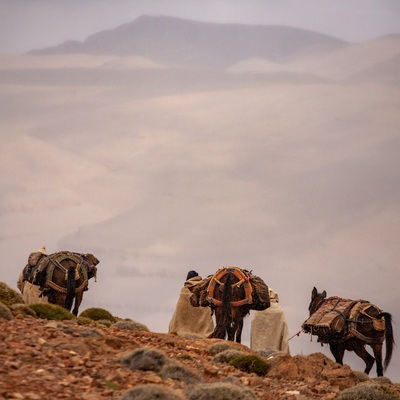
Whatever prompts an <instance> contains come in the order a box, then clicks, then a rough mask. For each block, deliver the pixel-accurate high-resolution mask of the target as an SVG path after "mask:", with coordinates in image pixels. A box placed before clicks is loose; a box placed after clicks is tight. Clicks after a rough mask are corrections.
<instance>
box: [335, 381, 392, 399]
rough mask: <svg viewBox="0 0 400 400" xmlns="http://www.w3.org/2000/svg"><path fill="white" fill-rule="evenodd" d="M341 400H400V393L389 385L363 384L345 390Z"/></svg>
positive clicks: (341, 394)
mask: <svg viewBox="0 0 400 400" xmlns="http://www.w3.org/2000/svg"><path fill="white" fill-rule="evenodd" d="M339 396H340V397H339V398H340V400H400V395H399V393H397V392H396V390H395V389H393V388H391V387H390V386H387V385H374V384H361V385H357V386H353V387H351V388H349V389H346V390H344V391H343V392H342V393H340V395H339Z"/></svg>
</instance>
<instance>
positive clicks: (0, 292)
mask: <svg viewBox="0 0 400 400" xmlns="http://www.w3.org/2000/svg"><path fill="white" fill-rule="evenodd" d="M0 303H3V304H5V305H6V306H7V307H11V306H12V305H13V304H21V303H22V304H24V300H23V298H22V296H21V295H20V294H19V293H18V292H17V291H15V290H14V289H11V288H10V287H9V286H8V285H7V284H6V283H4V282H0Z"/></svg>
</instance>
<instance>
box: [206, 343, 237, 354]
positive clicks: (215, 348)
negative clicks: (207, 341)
mask: <svg viewBox="0 0 400 400" xmlns="http://www.w3.org/2000/svg"><path fill="white" fill-rule="evenodd" d="M229 349H231V350H232V349H234V348H233V346H231V345H230V344H229V343H222V342H219V343H215V344H213V345H212V346H211V347H210V348H209V349H208V352H209V353H210V354H211V355H212V356H215V355H216V354H218V353H221V352H222V351H225V350H229Z"/></svg>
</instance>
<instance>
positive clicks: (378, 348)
mask: <svg viewBox="0 0 400 400" xmlns="http://www.w3.org/2000/svg"><path fill="white" fill-rule="evenodd" d="M371 347H372V350H373V352H374V356H375V361H376V375H377V376H383V366H382V347H383V345H382V344H381V343H378V344H373V345H371ZM371 367H372V365H371ZM370 369H371V368H370Z"/></svg>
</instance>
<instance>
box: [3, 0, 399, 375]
mask: <svg viewBox="0 0 400 400" xmlns="http://www.w3.org/2000/svg"><path fill="white" fill-rule="evenodd" d="M389 3H390V2H387V4H389ZM93 33H95V32H93ZM60 43H61V42H60ZM43 47H46V46H43ZM399 66H400V37H399V36H398V35H390V36H379V37H376V38H375V39H371V40H367V41H362V42H360V43H347V44H346V45H343V46H339V47H337V48H336V49H330V50H329V51H327V50H326V49H325V50H324V49H323V48H321V49H319V50H318V51H317V50H313V51H302V52H299V53H296V54H292V55H291V56H287V57H285V58H284V59H280V60H272V59H267V58H258V57H252V58H248V59H243V60H240V61H237V62H235V63H233V64H232V65H229V66H228V67H226V68H224V69H223V70H221V69H218V70H205V69H192V68H186V67H179V66H176V65H174V66H171V65H170V64H167V63H163V62H160V60H155V59H154V58H153V59H152V58H149V57H146V56H145V55H143V54H140V55H127V56H124V57H123V56H116V55H112V54H97V55H94V54H48V55H27V54H25V55H22V54H20V55H16V54H3V55H1V56H0V69H1V72H0V104H1V107H0V127H1V135H2V146H1V147H2V156H1V158H0V168H1V169H0V171H1V174H0V179H1V186H2V190H1V197H0V221H1V226H2V230H1V240H0V251H1V254H2V265H1V267H0V271H1V280H2V281H4V282H6V283H7V284H9V285H10V286H11V287H13V288H16V280H17V278H18V274H19V272H20V270H21V269H22V267H23V266H24V265H25V264H26V261H27V257H28V255H29V253H30V252H31V251H35V250H36V249H37V248H39V247H40V246H42V245H45V246H46V247H47V250H48V251H49V252H55V251H61V250H71V251H77V252H90V253H93V254H94V255H95V256H96V257H97V258H98V259H99V260H100V264H99V265H98V270H99V271H98V280H97V282H94V281H93V280H91V281H90V284H89V291H88V292H86V293H85V296H84V300H83V303H82V305H81V311H82V310H84V309H85V308H88V307H103V308H106V309H108V310H109V311H110V312H112V313H113V314H115V315H118V316H120V317H129V318H132V319H134V320H137V321H139V322H141V323H144V324H146V325H147V326H148V327H149V328H150V329H151V330H153V331H155V332H166V331H167V330H168V323H169V320H170V318H171V317H172V314H173V311H174V308H175V304H176V301H177V298H178V295H179V290H180V288H181V286H182V284H183V281H184V279H185V277H186V273H187V271H188V270H190V269H196V270H197V271H198V272H199V273H200V274H201V275H203V276H207V275H209V274H212V273H214V272H215V271H216V270H217V269H218V268H220V267H222V266H226V265H234V266H240V267H243V268H246V269H249V270H252V271H253V273H254V274H256V275H258V276H260V277H262V278H263V279H264V280H265V282H266V283H267V284H268V285H270V286H271V287H272V288H274V290H276V291H277V292H278V293H279V297H280V299H281V304H282V306H283V308H284V310H285V312H286V317H287V320H288V324H289V331H290V332H291V334H295V333H296V332H298V331H299V330H300V329H301V324H302V323H303V322H304V320H305V319H307V317H308V311H307V309H308V304H309V300H310V295H311V290H312V288H313V286H316V287H317V288H318V289H320V290H323V289H325V290H327V292H328V295H338V296H342V297H351V298H354V299H358V298H363V299H366V300H370V301H371V302H373V303H375V304H376V305H378V306H379V307H381V308H382V309H384V310H385V311H387V312H390V313H392V314H393V318H394V321H395V322H396V321H399V320H400V311H399V307H398V304H399V303H400V295H399V290H398V284H399V278H400V276H399V275H400V273H399V268H398V260H399V259H400V251H399V245H398V242H399V236H400V201H399V200H400V168H399V167H400V165H399V164H400V161H399V157H398V154H399V146H400V136H399V128H400V118H399V114H398V110H399V109H400V97H399V83H400V75H399V73H398V71H399V70H400V69H399ZM253 312H254V311H252V313H253ZM251 317H252V316H251V315H250V316H249V317H247V319H246V320H245V331H246V337H245V340H244V341H245V344H248V337H249V333H248V330H249V327H250V320H251ZM394 329H395V334H396V338H397V342H400V336H399V329H398V325H396V324H395V325H394ZM290 348H291V353H292V355H294V354H300V353H302V354H310V353H312V352H317V351H321V352H324V353H325V354H327V355H329V356H330V357H331V355H330V353H329V351H328V348H327V347H326V346H325V347H321V346H320V345H319V344H317V343H316V342H315V341H314V342H310V337H309V336H306V335H304V334H302V335H300V336H299V337H294V338H293V339H292V340H291V341H290ZM345 362H348V363H350V364H351V366H352V367H353V368H355V369H363V368H364V367H363V364H362V362H361V361H360V360H358V359H357V358H352V357H351V356H350V355H346V356H345ZM399 372H400V358H399V354H398V353H397V352H396V351H395V353H394V358H393V361H392V364H391V366H390V367H389V370H388V373H387V376H388V377H390V378H392V379H395V380H398V376H399Z"/></svg>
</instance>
